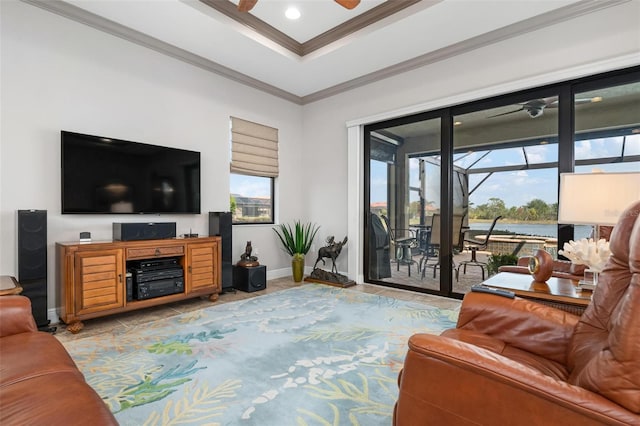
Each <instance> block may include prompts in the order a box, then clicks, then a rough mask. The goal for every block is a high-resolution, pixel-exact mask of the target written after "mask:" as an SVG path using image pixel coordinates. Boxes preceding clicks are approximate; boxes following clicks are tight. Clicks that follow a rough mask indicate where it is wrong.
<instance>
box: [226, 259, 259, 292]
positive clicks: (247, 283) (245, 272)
mask: <svg viewBox="0 0 640 426" xmlns="http://www.w3.org/2000/svg"><path fill="white" fill-rule="evenodd" d="M233 286H234V287H235V288H237V289H238V290H242V291H246V292H248V293H251V292H252V291H258V290H264V289H265V288H267V267H266V266H264V265H260V266H254V267H251V268H245V267H244V266H234V267H233Z"/></svg>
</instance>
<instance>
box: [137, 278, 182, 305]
mask: <svg viewBox="0 0 640 426" xmlns="http://www.w3.org/2000/svg"><path fill="white" fill-rule="evenodd" d="M182 292H184V279H183V278H182V277H180V278H170V279H166V280H155V281H149V282H143V283H135V285H134V287H133V297H134V299H136V300H145V299H152V298H154V297H160V296H166V295H169V294H176V293H182Z"/></svg>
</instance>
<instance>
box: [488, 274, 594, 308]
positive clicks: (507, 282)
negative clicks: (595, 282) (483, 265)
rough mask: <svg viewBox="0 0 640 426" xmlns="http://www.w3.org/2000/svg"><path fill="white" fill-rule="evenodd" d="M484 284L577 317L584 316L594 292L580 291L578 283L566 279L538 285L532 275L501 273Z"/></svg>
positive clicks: (554, 278)
mask: <svg viewBox="0 0 640 426" xmlns="http://www.w3.org/2000/svg"><path fill="white" fill-rule="evenodd" d="M482 284H484V285H486V286H489V287H495V288H501V289H505V290H510V291H512V292H514V293H515V295H516V296H518V297H522V298H523V299H530V300H534V301H536V302H538V303H542V304H545V305H549V306H552V307H554V308H558V309H562V310H563V311H566V312H569V313H572V314H575V315H582V313H583V312H584V310H585V309H586V308H587V306H589V303H591V294H592V292H590V291H581V290H579V289H578V281H573V280H569V279H566V278H556V277H551V278H549V279H548V280H547V282H546V283H538V282H535V281H534V280H533V277H532V276H531V275H527V274H518V273H514V272H500V273H498V274H496V275H494V276H493V277H491V278H489V279H488V280H486V281H485V282H483V283H482Z"/></svg>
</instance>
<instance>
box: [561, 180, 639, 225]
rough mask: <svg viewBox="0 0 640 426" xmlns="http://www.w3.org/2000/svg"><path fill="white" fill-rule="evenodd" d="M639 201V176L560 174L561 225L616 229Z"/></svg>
mask: <svg viewBox="0 0 640 426" xmlns="http://www.w3.org/2000/svg"><path fill="white" fill-rule="evenodd" d="M638 200H640V173H634V172H629V173H561V174H560V197H559V203H558V223H569V224H577V225H615V224H616V223H618V218H619V217H620V214H622V212H623V211H624V209H626V208H627V207H629V206H630V205H631V204H632V203H634V202H636V201H638Z"/></svg>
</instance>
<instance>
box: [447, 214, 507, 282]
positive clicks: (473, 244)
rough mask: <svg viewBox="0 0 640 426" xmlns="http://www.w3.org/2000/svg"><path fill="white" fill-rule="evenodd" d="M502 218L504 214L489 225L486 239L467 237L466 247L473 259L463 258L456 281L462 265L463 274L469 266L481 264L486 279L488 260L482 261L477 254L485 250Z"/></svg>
mask: <svg viewBox="0 0 640 426" xmlns="http://www.w3.org/2000/svg"><path fill="white" fill-rule="evenodd" d="M500 219H502V216H497V217H496V218H495V219H493V222H492V223H491V226H490V227H489V231H488V232H487V235H486V236H485V238H484V240H478V239H475V238H474V239H469V240H467V239H466V238H465V239H464V242H465V243H469V244H467V245H465V247H464V249H465V250H468V251H470V252H471V259H469V260H463V261H462V262H460V264H459V265H458V269H457V270H456V281H457V280H458V278H459V277H460V267H461V266H462V273H463V274H466V273H467V266H479V267H480V269H482V281H484V273H485V272H486V267H487V262H480V261H479V260H478V259H477V257H476V256H477V253H478V250H484V249H486V248H487V245H488V244H489V237H491V233H492V232H493V228H495V226H496V223H497V222H498V220H500Z"/></svg>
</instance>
